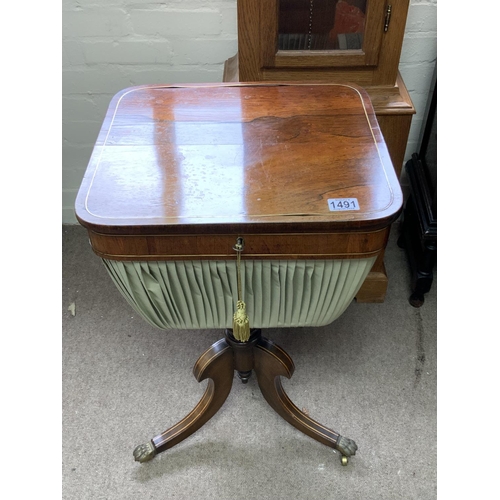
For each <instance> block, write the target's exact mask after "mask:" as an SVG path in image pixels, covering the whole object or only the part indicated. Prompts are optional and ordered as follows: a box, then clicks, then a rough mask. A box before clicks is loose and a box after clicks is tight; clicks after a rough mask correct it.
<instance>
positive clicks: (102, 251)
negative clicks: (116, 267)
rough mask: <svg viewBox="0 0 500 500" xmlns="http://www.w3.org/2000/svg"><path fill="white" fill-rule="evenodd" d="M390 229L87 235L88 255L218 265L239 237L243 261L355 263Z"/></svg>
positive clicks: (376, 248) (377, 248) (375, 249)
mask: <svg viewBox="0 0 500 500" xmlns="http://www.w3.org/2000/svg"><path fill="white" fill-rule="evenodd" d="M389 230H390V228H389V227H387V228H384V229H381V230H377V231H372V232H345V233H286V234H275V233H273V234H244V233H243V234H217V235H213V234H210V235H200V234H193V235H189V234H186V235H178V234H176V235H171V234H165V235H123V234H121V235H116V234H104V233H98V232H94V231H92V230H90V229H89V230H88V232H89V237H90V243H91V246H92V249H93V251H94V252H95V253H96V254H97V255H99V256H100V257H103V258H106V259H111V260H135V261H139V260H194V259H202V260H222V259H224V260H225V259H233V258H236V252H235V251H234V250H233V246H234V244H235V243H236V238H237V237H240V236H241V237H243V238H244V242H245V247H244V251H243V255H244V258H247V259H248V258H254V259H360V258H366V257H372V256H374V255H377V254H378V253H380V252H381V251H383V249H384V248H385V246H386V244H387V239H388V237H389Z"/></svg>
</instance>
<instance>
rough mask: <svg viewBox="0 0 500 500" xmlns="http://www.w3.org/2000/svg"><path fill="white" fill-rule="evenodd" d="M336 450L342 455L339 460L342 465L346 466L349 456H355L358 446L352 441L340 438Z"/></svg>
mask: <svg viewBox="0 0 500 500" xmlns="http://www.w3.org/2000/svg"><path fill="white" fill-rule="evenodd" d="M336 448H337V450H339V451H340V453H341V454H342V457H341V459H340V461H341V463H342V465H347V464H348V463H349V457H350V456H351V455H356V450H357V449H358V445H357V444H356V443H355V442H354V441H353V440H352V439H349V438H346V437H344V436H340V437H339V440H338V441H337V446H336Z"/></svg>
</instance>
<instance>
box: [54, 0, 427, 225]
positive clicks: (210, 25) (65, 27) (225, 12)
mask: <svg viewBox="0 0 500 500" xmlns="http://www.w3.org/2000/svg"><path fill="white" fill-rule="evenodd" d="M394 1H398V0H394ZM436 2H437V0H412V2H411V5H410V12H409V16H408V21H407V28H406V36H405V41H404V45H403V51H402V57H401V64H400V69H401V73H402V75H403V78H404V80H405V83H406V84H407V86H408V89H409V90H410V93H411V96H412V99H413V101H414V104H415V105H416V107H417V112H418V114H417V116H416V117H415V118H414V120H413V126H412V130H411V134H410V141H409V144H408V150H407V156H408V157H409V156H411V153H412V152H414V151H416V148H417V146H418V140H419V137H420V129H421V125H422V121H423V116H422V115H423V113H424V111H425V107H426V103H427V98H428V91H429V86H430V84H431V79H432V74H433V71H434V66H435V59H436V17H437V16H436V10H437V9H436V7H437V5H436ZM62 36H63V38H62V49H63V54H62V61H63V68H62V90H63V95H62V119H63V127H62V129H63V137H62V169H63V170H62V222H63V223H64V224H73V223H76V219H75V216H74V208H73V207H74V201H75V198H76V193H77V191H78V187H79V185H80V182H81V179H82V178H83V174H84V171H85V168H86V166H87V162H88V160H89V158H90V155H91V152H92V147H93V144H94V142H95V140H96V138H97V135H98V133H99V129H100V126H101V123H102V120H103V118H104V115H105V112H106V109H107V107H108V104H109V101H110V100H111V98H112V97H113V95H114V94H115V93H116V92H118V91H119V90H121V89H123V88H125V87H129V86H132V85H142V84H148V83H197V82H220V81H222V72H223V67H224V61H225V60H226V59H227V58H229V57H232V56H233V55H234V54H236V52H237V50H238V41H237V24H236V0H163V1H161V0H106V1H102V0H63V12H62Z"/></svg>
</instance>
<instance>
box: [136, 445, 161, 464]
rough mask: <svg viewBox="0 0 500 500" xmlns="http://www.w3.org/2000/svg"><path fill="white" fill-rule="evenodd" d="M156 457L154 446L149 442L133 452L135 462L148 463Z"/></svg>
mask: <svg viewBox="0 0 500 500" xmlns="http://www.w3.org/2000/svg"><path fill="white" fill-rule="evenodd" d="M155 455H156V448H155V447H154V444H153V443H152V442H151V441H149V442H148V443H146V444H140V445H139V446H138V447H137V448H136V449H135V450H134V458H135V461H136V462H141V463H143V462H149V460H151V459H152V458H154V456H155Z"/></svg>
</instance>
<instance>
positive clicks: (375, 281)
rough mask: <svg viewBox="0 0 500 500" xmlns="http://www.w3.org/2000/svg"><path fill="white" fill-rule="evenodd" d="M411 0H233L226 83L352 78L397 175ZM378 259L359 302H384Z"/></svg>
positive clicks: (406, 108) (407, 110)
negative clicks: (234, 43) (234, 31)
mask: <svg viewBox="0 0 500 500" xmlns="http://www.w3.org/2000/svg"><path fill="white" fill-rule="evenodd" d="M408 7H409V0H238V3H237V8H238V53H237V54H236V55H235V56H234V57H232V58H230V59H228V60H227V61H226V64H225V67H224V77H223V80H224V81H225V82H236V81H239V82H254V81H265V82H271V81H311V82H328V83H332V82H339V83H346V82H349V83H354V84H357V85H360V86H362V87H363V88H364V89H365V90H366V91H367V93H368V95H369V96H370V99H371V101H372V104H373V108H374V110H375V114H376V117H377V120H378V122H379V125H380V129H381V131H382V133H383V135H384V139H385V142H386V145H387V148H388V150H389V154H390V157H391V160H392V163H393V165H394V169H395V171H396V174H397V176H398V178H399V176H400V173H401V169H402V167H403V163H404V155H405V151H406V144H407V142H408V134H409V132H410V125H411V119H412V116H413V114H414V113H415V108H414V106H413V104H412V102H411V99H410V97H409V95H408V92H407V89H406V86H405V84H404V81H403V79H402V78H401V75H400V74H399V71H398V67H399V58H400V55H401V47H402V44H403V37H404V30H405V24H406V17H407V13H408ZM386 289H387V275H386V272H385V268H384V263H383V257H382V256H381V257H380V259H379V261H377V263H376V264H375V266H374V268H373V271H372V273H370V275H369V276H368V278H367V281H366V283H365V285H364V287H363V288H362V289H361V290H360V292H359V294H358V296H357V300H358V301H361V302H383V301H384V298H385V292H386Z"/></svg>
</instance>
